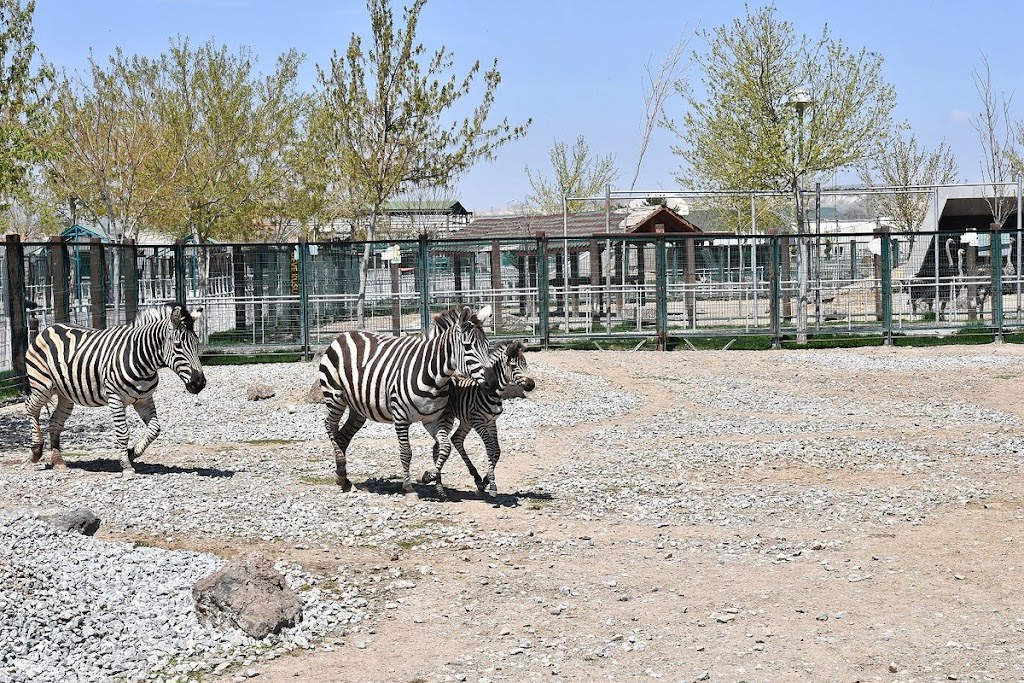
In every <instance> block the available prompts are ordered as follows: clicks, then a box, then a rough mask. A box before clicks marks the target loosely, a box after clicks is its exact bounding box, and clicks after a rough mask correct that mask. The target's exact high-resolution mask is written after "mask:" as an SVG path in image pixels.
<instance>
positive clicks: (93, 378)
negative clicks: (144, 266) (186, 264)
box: [25, 304, 206, 475]
mask: <svg viewBox="0 0 1024 683" xmlns="http://www.w3.org/2000/svg"><path fill="white" fill-rule="evenodd" d="M201 312H202V308H199V309H196V311H195V312H193V313H189V311H188V310H187V309H186V308H185V306H184V305H183V304H164V305H161V306H159V307H155V308H151V309H146V310H144V311H141V312H140V313H139V315H138V317H137V318H136V320H135V322H134V323H133V324H131V325H119V326H116V327H110V328H107V329H104V330H94V329H90V328H86V327H78V326H75V325H66V324H63V323H58V324H56V325H51V326H50V327H47V328H46V329H45V330H43V331H42V332H40V333H39V335H38V336H37V337H36V338H35V339H34V340H33V342H32V344H31V345H30V347H29V349H28V353H27V354H26V356H25V362H26V366H27V368H28V385H29V399H28V403H27V404H26V411H27V412H28V416H29V421H30V422H31V424H32V462H38V461H39V459H40V458H42V456H43V433H42V430H41V429H40V426H39V413H40V411H41V410H42V408H43V406H44V405H46V404H47V403H49V401H50V398H51V397H52V396H54V395H56V396H57V407H56V409H55V410H54V411H53V413H52V414H51V415H50V422H49V432H50V450H51V455H50V462H51V463H52V464H53V465H54V466H55V467H64V460H63V458H62V457H61V453H60V435H61V432H62V431H63V430H64V423H65V421H67V419H68V416H69V415H71V410H72V409H73V408H74V407H75V405H80V406H102V405H106V406H108V407H109V408H110V412H111V414H112V415H113V417H114V435H115V437H116V438H117V446H118V449H119V450H121V451H122V453H121V467H122V470H123V472H124V473H125V474H126V475H131V474H133V473H134V471H135V469H134V467H133V465H132V462H133V461H134V460H135V459H136V458H137V457H139V456H141V455H142V452H143V451H145V450H146V447H147V446H149V444H151V443H152V442H153V440H154V439H155V438H156V437H157V435H158V434H159V433H160V422H159V420H158V419H157V416H156V405H155V404H154V402H153V393H154V392H155V391H156V387H157V382H158V381H159V372H158V371H159V370H160V368H164V367H169V368H171V370H173V371H174V373H175V374H176V375H177V376H178V377H179V378H180V379H181V381H182V382H183V383H184V384H185V388H186V389H188V391H189V392H191V393H193V394H198V393H199V392H200V391H202V390H203V387H205V386H206V377H205V376H204V375H203V367H202V365H201V364H200V362H199V339H198V338H197V337H196V332H195V320H196V319H198V318H199V316H200V315H201ZM128 405H131V406H134V408H135V411H136V412H137V413H138V414H139V417H140V418H142V421H143V422H144V423H145V424H146V433H145V434H144V435H143V436H142V438H141V439H139V441H138V443H136V444H135V446H134V447H131V448H129V447H128V436H129V435H128V423H127V421H126V419H125V406H128Z"/></svg>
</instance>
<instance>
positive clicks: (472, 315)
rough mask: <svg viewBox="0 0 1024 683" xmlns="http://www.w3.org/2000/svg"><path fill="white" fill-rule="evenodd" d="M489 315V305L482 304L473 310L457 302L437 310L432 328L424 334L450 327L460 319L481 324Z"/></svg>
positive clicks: (431, 333) (460, 320)
mask: <svg viewBox="0 0 1024 683" xmlns="http://www.w3.org/2000/svg"><path fill="white" fill-rule="evenodd" d="M490 316H491V307H490V306H484V307H483V308H481V309H480V310H479V311H474V310H473V309H472V308H470V307H469V306H463V305H461V304H457V305H455V306H452V307H451V308H449V309H448V310H446V311H439V312H437V313H435V314H434V316H433V325H432V326H431V327H432V329H429V330H427V331H426V334H425V336H427V337H432V336H434V333H436V332H443V331H445V330H448V329H451V328H452V327H454V326H455V325H457V324H458V323H460V322H462V321H467V320H472V321H473V322H474V323H477V324H479V325H483V324H484V323H485V322H486V321H487V319H488V318H489V317H490Z"/></svg>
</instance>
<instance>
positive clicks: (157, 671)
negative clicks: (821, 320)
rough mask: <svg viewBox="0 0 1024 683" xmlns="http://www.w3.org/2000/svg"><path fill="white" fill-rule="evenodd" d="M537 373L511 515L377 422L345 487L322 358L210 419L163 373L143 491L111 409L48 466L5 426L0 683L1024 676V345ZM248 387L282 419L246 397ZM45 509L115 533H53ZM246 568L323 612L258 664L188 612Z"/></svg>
mask: <svg viewBox="0 0 1024 683" xmlns="http://www.w3.org/2000/svg"><path fill="white" fill-rule="evenodd" d="M530 363H531V370H532V372H533V374H534V375H535V377H536V379H537V382H538V390H537V391H535V392H534V393H533V394H531V395H530V397H529V398H528V399H526V400H514V401H509V402H507V404H506V413H505V415H503V416H502V418H501V420H500V423H499V424H500V430H501V435H502V461H501V464H500V465H499V468H498V478H497V479H498V487H499V491H501V492H502V493H501V495H500V496H499V498H498V500H497V501H483V500H480V499H479V497H478V496H477V494H476V492H475V489H474V487H473V485H472V481H471V480H470V479H469V477H468V475H466V473H465V468H464V467H463V465H462V464H461V462H459V458H458V456H457V455H455V454H453V458H452V459H450V460H449V462H448V465H447V466H446V468H445V473H446V477H445V483H446V485H447V486H448V487H449V489H450V495H449V497H450V499H451V500H450V501H449V502H439V501H436V500H434V499H433V498H432V496H431V489H432V486H423V487H421V488H420V489H419V495H411V496H403V495H399V494H398V491H399V489H400V486H399V480H398V477H397V475H398V463H397V457H396V456H397V444H396V441H395V438H394V433H393V430H392V428H391V427H390V426H389V425H377V424H372V423H370V424H368V425H367V426H366V427H364V429H363V430H362V431H361V432H360V433H359V435H358V436H357V437H356V439H355V440H354V441H353V445H352V447H351V454H350V457H349V474H350V476H351V477H352V478H353V480H354V481H356V482H357V485H358V490H356V491H354V492H353V493H351V494H348V495H344V494H342V493H340V491H339V490H338V489H337V488H336V487H334V486H333V460H332V458H331V455H330V447H329V444H328V442H327V440H326V438H325V435H324V430H323V417H324V415H323V413H324V411H323V407H322V406H319V405H315V404H309V403H307V402H305V400H304V399H305V395H306V391H307V389H308V388H309V385H310V383H311V381H312V378H313V375H314V370H313V367H312V366H311V365H309V364H288V365H284V364H282V365H260V366H233V367H210V368H208V369H207V377H208V380H209V383H208V387H207V389H206V390H205V391H204V392H203V393H202V394H200V395H198V396H192V395H189V394H187V393H185V392H184V391H183V389H182V387H181V385H180V382H178V381H177V380H176V379H175V378H174V377H173V376H171V375H170V374H166V375H165V376H163V377H162V379H163V380H164V381H163V382H162V383H161V387H160V391H159V393H158V396H157V407H158V410H159V414H160V419H161V423H162V425H163V432H162V433H161V435H160V437H159V438H158V440H157V441H156V442H155V444H154V445H153V446H152V447H151V450H150V451H147V453H146V454H145V455H144V456H143V459H142V462H141V464H140V466H139V472H140V474H139V476H137V477H135V478H133V479H128V480H126V479H122V478H121V477H120V476H119V474H118V473H117V471H116V470H117V462H116V459H117V454H116V453H114V452H113V450H112V449H111V446H112V432H111V429H110V418H109V415H108V414H107V413H106V411H105V410H100V409H81V408H79V409H76V411H75V413H73V414H72V416H71V418H70V419H69V421H68V429H67V431H66V432H65V439H64V448H65V456H66V458H67V460H68V463H69V469H68V470H67V471H64V472H55V471H52V470H49V469H40V468H37V467H35V466H31V465H29V464H27V462H26V460H27V452H28V445H27V444H28V425H27V421H26V420H25V419H24V417H23V414H22V410H21V408H20V406H10V407H8V408H5V409H0V490H2V491H4V492H5V496H4V498H3V500H2V501H0V586H3V590H2V592H0V683H8V682H11V683H13V682H18V683H20V682H21V681H28V680H44V681H47V680H52V681H58V680H60V681H63V680H67V681H94V680H164V681H171V680H181V681H184V680H196V679H200V680H207V679H209V680H243V679H245V678H254V679H256V680H264V681H284V680H296V677H298V679H299V680H304V681H334V680H353V681H355V680H359V681H377V680H380V681H385V680H388V681H394V680H398V681H413V680H419V681H435V680H436V681H448V680H451V681H474V682H476V683H487V681H500V680H508V681H522V680H535V679H538V680H539V679H545V680H550V679H551V678H552V675H553V674H554V675H556V676H558V677H560V678H562V679H564V680H579V681H589V680H598V679H601V680H641V679H644V680H646V679H649V678H666V679H668V680H673V681H676V680H678V681H691V680H713V681H718V680H721V681H737V682H738V681H788V680H807V681H821V680H843V681H854V680H862V681H874V680H879V681H934V680H958V679H964V680H967V679H977V680H996V681H1013V680H1024V648H1021V647H1020V646H1019V643H1021V642H1024V598H1022V597H1021V596H1020V595H1019V591H1016V590H1015V588H1016V585H1017V583H1018V582H1019V575H1020V572H1021V571H1022V570H1024V552H1022V550H1021V541H1022V540H1024V484H1022V481H1024V480H1022V477H1021V474H1022V471H1021V470H1022V469H1024V458H1022V453H1024V426H1022V421H1021V419H1022V416H1024V409H1022V408H1021V407H1020V406H1019V405H1018V403H1017V400H1016V396H1017V393H1018V392H1017V387H1018V386H1019V385H1020V381H1021V379H1022V378H1024V349H1019V348H1017V347H1014V346H988V347H981V349H980V350H979V348H978V347H971V348H970V349H969V350H964V349H957V348H953V347H949V348H939V349H927V350H917V349H898V350H894V349H857V350H849V351H807V352H765V353H760V352H721V353H715V352H708V353H685V352H680V353H671V354H658V353H651V352H647V353H643V352H640V353H627V352H600V353H598V352H557V353H551V352H548V353H537V354H532V355H531V356H530ZM256 381H260V382H265V383H268V384H271V385H273V386H274V387H275V389H276V391H277V393H276V395H275V396H274V397H273V398H271V399H269V400H267V401H260V402H249V401H246V400H245V392H246V388H247V387H248V386H249V385H250V384H252V383H254V382H256ZM140 426H141V425H140V424H139V423H138V420H137V419H136V420H135V423H134V430H135V432H134V433H135V434H137V433H138V430H139V428H140ZM413 436H414V438H413V448H414V468H424V467H425V466H426V464H427V463H428V462H429V449H430V442H429V439H428V438H427V437H426V434H425V432H424V430H422V428H418V427H417V428H414V430H413ZM467 446H468V447H469V448H470V450H471V452H472V453H474V454H475V455H476V460H477V463H478V465H479V464H480V463H481V462H483V460H484V458H483V448H482V444H480V443H479V441H478V440H477V439H476V437H470V439H469V440H468V441H467ZM494 503H496V504H494ZM54 507H87V508H90V509H92V510H93V511H94V512H96V513H97V514H98V515H99V516H100V517H101V519H102V520H103V525H102V527H101V531H100V533H99V534H98V535H97V538H86V537H81V536H77V535H73V534H64V533H58V532H56V531H53V530H51V529H49V528H48V527H46V526H45V525H43V524H42V523H41V522H39V521H38V520H35V519H33V516H32V514H31V511H34V510H41V509H47V508H54ZM250 548H258V549H261V550H264V551H269V552H271V553H273V554H275V556H276V557H278V558H279V560H280V562H279V564H278V567H279V569H280V570H281V571H282V572H283V573H284V574H285V576H286V578H287V579H288V582H289V584H290V585H291V586H292V587H293V588H295V589H296V590H297V591H299V592H300V596H301V598H302V600H303V607H304V610H305V612H306V619H305V620H304V621H303V623H302V624H300V625H299V626H298V627H297V628H295V629H290V630H287V631H286V632H285V633H283V634H282V635H281V636H280V637H276V638H272V639H270V640H269V641H267V642H253V641H252V640H251V639H248V638H247V637H245V636H244V635H243V634H241V633H237V632H236V633H223V632H217V631H215V630H213V629H209V628H207V627H204V626H201V625H200V624H199V622H198V621H197V620H196V618H195V614H194V612H193V608H192V605H191V597H190V590H191V585H192V584H193V583H194V582H195V580H197V579H198V578H199V577H201V576H202V575H204V574H206V573H209V572H210V571H212V570H214V569H215V568H217V567H218V566H220V565H221V564H222V563H223V562H224V561H225V560H226V559H227V558H229V557H232V556H235V555H237V554H238V553H240V552H242V551H244V550H247V549H250ZM396 653H400V655H399V656H394V655H395V654H396Z"/></svg>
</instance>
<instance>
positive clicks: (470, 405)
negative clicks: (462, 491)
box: [421, 341, 536, 496]
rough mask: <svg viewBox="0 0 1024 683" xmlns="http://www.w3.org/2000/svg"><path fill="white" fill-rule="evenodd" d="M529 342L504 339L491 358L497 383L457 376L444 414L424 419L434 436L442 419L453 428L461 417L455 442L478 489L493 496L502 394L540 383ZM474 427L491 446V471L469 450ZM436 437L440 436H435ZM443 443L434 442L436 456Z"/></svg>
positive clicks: (426, 480)
mask: <svg viewBox="0 0 1024 683" xmlns="http://www.w3.org/2000/svg"><path fill="white" fill-rule="evenodd" d="M525 348H526V345H525V344H523V342H521V341H512V342H503V343H499V344H497V345H495V346H493V347H492V348H491V353H490V359H491V363H492V367H493V368H494V371H495V376H496V378H497V386H496V387H494V388H491V387H481V386H478V385H476V384H474V383H472V382H465V381H461V380H456V381H455V382H453V383H452V389H451V395H450V396H449V398H448V407H447V408H446V409H445V412H444V416H443V417H442V418H441V419H440V420H437V421H434V422H429V423H426V422H425V423H424V425H423V426H424V427H426V428H427V431H428V432H430V434H431V435H432V436H434V434H435V432H436V430H438V429H439V428H440V427H442V426H443V425H442V421H443V420H448V421H449V424H448V428H449V430H450V429H451V424H450V423H451V421H452V420H453V419H456V420H458V421H459V426H458V428H457V429H456V430H455V431H453V432H451V441H452V445H453V446H454V447H455V449H456V450H457V451H458V452H459V455H461V456H462V461H463V462H465V463H466V467H467V469H469V473H470V474H471V475H472V477H473V481H474V482H476V488H477V491H479V492H480V493H483V492H484V491H485V490H486V491H487V492H488V493H490V494H491V495H492V496H496V495H497V494H498V487H497V484H496V483H495V480H494V468H495V467H496V466H497V464H498V459H499V458H500V457H501V447H500V446H499V444H498V416H499V415H501V413H502V409H503V406H502V399H501V394H502V392H503V391H505V388H506V387H507V386H509V385H512V384H515V385H518V386H520V387H522V388H523V390H524V391H533V390H534V388H535V387H536V383H535V382H534V380H533V378H532V377H530V376H529V375H528V374H526V371H527V369H528V368H527V364H526V356H524V355H523V350H524V349H525ZM470 429H473V430H474V431H476V433H477V435H479V437H480V440H481V441H483V442H484V447H485V449H486V450H487V461H488V468H487V475H486V476H484V477H481V476H480V473H479V472H477V469H476V467H474V466H473V461H472V460H470V459H469V456H468V455H467V454H466V448H465V441H466V436H467V435H468V434H469V431H470ZM435 439H436V437H435ZM438 451H439V446H438V444H437V443H435V444H434V459H435V460H436V459H437V457H438ZM431 476H432V473H431V472H430V471H429V470H428V471H426V472H424V473H423V476H422V477H421V481H423V482H424V483H429V482H430V478H431Z"/></svg>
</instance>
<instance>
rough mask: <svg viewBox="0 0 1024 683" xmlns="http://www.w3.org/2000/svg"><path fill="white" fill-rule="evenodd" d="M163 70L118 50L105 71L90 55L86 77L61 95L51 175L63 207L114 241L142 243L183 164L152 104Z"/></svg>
mask: <svg viewBox="0 0 1024 683" xmlns="http://www.w3.org/2000/svg"><path fill="white" fill-rule="evenodd" d="M159 87H160V83H159V73H158V65H157V64H156V63H155V62H153V61H152V60H149V59H146V58H143V57H138V56H131V57H129V56H126V55H125V54H124V53H123V52H122V51H121V50H120V49H118V50H115V52H114V54H113V55H111V56H110V58H109V59H108V60H107V62H106V63H105V64H101V63H99V62H97V61H96V60H95V58H94V57H93V56H92V55H90V56H89V68H88V70H87V72H86V73H85V74H81V75H75V76H71V77H68V76H65V77H64V79H63V80H62V81H61V82H60V84H59V86H58V88H57V96H56V98H55V100H54V106H53V118H52V127H51V130H50V135H49V136H48V138H47V145H48V150H49V152H50V158H49V161H48V163H47V170H48V175H49V179H50V183H51V185H52V186H53V188H54V190H55V191H56V193H57V194H58V195H59V196H60V197H61V199H62V200H64V201H69V200H70V199H71V198H74V200H75V202H76V204H77V206H78V207H79V208H80V210H82V211H83V212H84V213H85V214H86V215H87V216H89V217H90V218H91V219H92V220H94V221H96V222H97V223H99V224H100V225H102V226H103V228H104V229H105V231H106V233H107V235H108V236H109V237H110V239H111V240H112V241H114V242H118V243H119V242H121V241H123V240H124V239H125V238H136V237H138V233H139V230H140V229H141V228H142V227H143V226H145V225H146V224H147V223H150V222H152V221H155V220H159V219H160V217H161V216H162V213H161V212H160V211H158V210H157V209H158V208H159V207H160V206H161V204H162V202H163V201H164V199H165V197H164V193H165V192H166V191H167V189H168V187H169V186H170V183H171V182H172V180H173V178H174V175H175V174H176V172H177V171H178V170H179V169H180V167H181V158H180V156H179V157H177V158H172V159H171V161H170V163H167V160H168V157H173V153H169V152H168V150H167V146H168V140H167V137H166V135H165V131H164V130H163V129H162V127H161V126H160V125H159V121H158V120H157V115H156V110H155V106H154V103H155V101H156V93H157V89H158V88H159Z"/></svg>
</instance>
